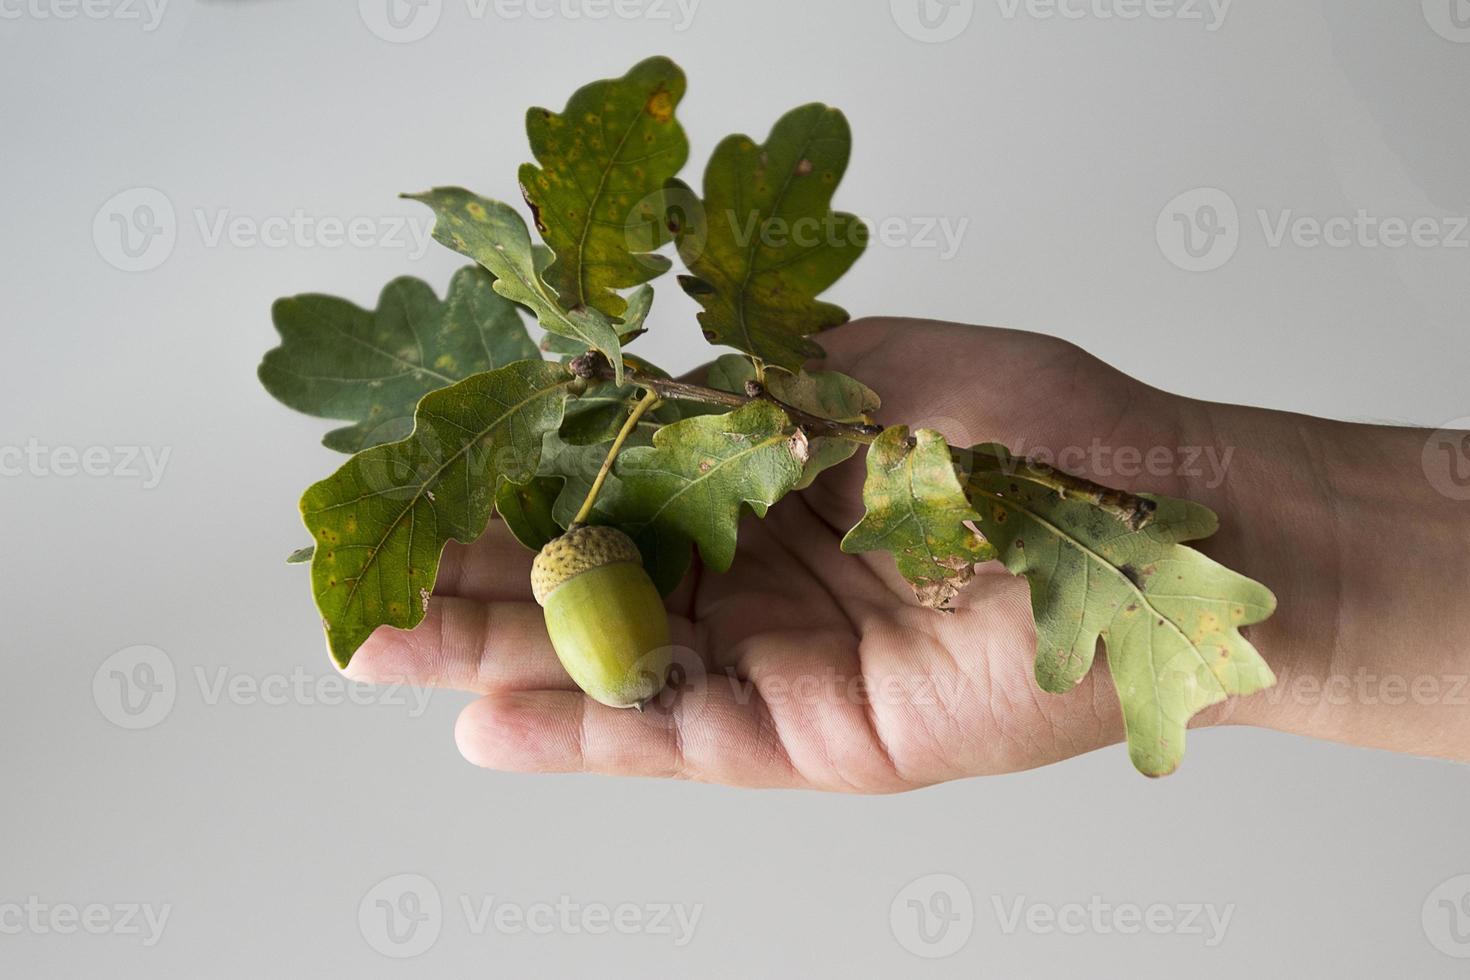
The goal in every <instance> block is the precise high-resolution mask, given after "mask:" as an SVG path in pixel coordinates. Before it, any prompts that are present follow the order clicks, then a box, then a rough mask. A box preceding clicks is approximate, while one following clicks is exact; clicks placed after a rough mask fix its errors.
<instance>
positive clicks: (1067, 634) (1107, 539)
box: [967, 445, 1276, 776]
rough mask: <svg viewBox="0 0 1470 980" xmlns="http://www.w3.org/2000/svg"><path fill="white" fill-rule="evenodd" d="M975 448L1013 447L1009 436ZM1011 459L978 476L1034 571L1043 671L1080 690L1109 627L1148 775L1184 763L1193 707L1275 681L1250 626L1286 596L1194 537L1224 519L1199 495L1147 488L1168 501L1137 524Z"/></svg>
mask: <svg viewBox="0 0 1470 980" xmlns="http://www.w3.org/2000/svg"><path fill="white" fill-rule="evenodd" d="M976 451H977V452H981V453H986V454H992V455H995V456H997V457H998V458H999V459H1000V460H1001V461H1002V463H1005V462H1006V461H1008V460H1010V459H1011V457H1010V454H1009V453H1007V452H1006V450H1005V449H1004V447H999V446H993V445H992V446H978V447H976ZM1005 469H1006V467H1004V466H1002V468H1001V471H1000V472H997V471H995V470H993V469H990V468H985V469H974V470H973V471H971V472H970V473H969V476H968V479H967V486H968V490H969V493H970V495H971V499H972V500H974V501H976V505H977V508H978V509H979V510H980V511H981V522H980V527H981V530H982V531H984V533H985V536H986V537H987V538H989V539H990V541H991V542H993V543H994V544H995V546H996V548H998V549H999V551H1000V557H1001V561H1003V562H1004V563H1005V565H1006V567H1007V568H1009V569H1010V570H1011V571H1012V572H1013V573H1015V574H1018V575H1024V576H1025V577H1026V580H1027V581H1028V582H1029V583H1030V585H1031V608H1032V612H1033V614H1034V615H1035V618H1036V640H1037V652H1036V680H1037V683H1038V684H1039V685H1040V686H1041V687H1042V689H1044V690H1047V691H1051V692H1053V693H1063V692H1066V691H1069V690H1071V689H1072V687H1074V686H1075V685H1076V684H1077V682H1078V681H1079V680H1081V679H1082V677H1083V676H1084V675H1085V674H1086V673H1087V671H1088V670H1089V669H1090V667H1091V666H1092V659H1093V653H1094V651H1095V650H1096V648H1097V645H1098V641H1099V640H1101V641H1102V643H1103V644H1104V646H1105V648H1106V650H1107V662H1108V670H1109V671H1110V672H1111V674H1112V676H1113V684H1114V686H1115V687H1116V688H1117V691H1118V699H1119V701H1120V702H1121V704H1122V706H1123V722H1124V726H1125V727H1126V729H1127V734H1128V754H1129V756H1130V757H1131V758H1132V760H1133V764H1134V765H1135V766H1137V767H1138V769H1139V771H1141V772H1143V773H1145V774H1146V775H1150V776H1162V775H1165V774H1167V773H1170V772H1172V771H1174V769H1175V768H1176V767H1177V766H1178V765H1179V762H1180V760H1181V759H1182V758H1183V756H1184V738H1185V730H1186V727H1187V726H1188V724H1189V719H1190V718H1192V717H1194V716H1195V715H1196V714H1197V713H1199V712H1200V711H1201V710H1203V709H1204V708H1206V707H1208V706H1210V705H1212V704H1216V703H1218V702H1220V701H1223V700H1225V699H1226V698H1227V697H1230V696H1232V695H1245V694H1251V693H1254V692H1256V691H1259V690H1261V689H1263V688H1266V687H1269V686H1270V685H1271V684H1273V683H1275V677H1274V675H1273V674H1272V673H1271V668H1270V667H1269V666H1267V664H1266V662H1265V660H1263V659H1262V658H1261V655H1260V654H1259V653H1258V652H1257V651H1256V649H1255V648H1254V647H1253V646H1251V644H1250V642H1249V641H1247V640H1246V638H1245V637H1244V636H1243V635H1241V633H1240V627H1242V626H1246V625H1249V624H1251V623H1259V622H1261V621H1262V620H1264V619H1265V618H1266V617H1268V616H1270V615H1271V613H1272V611H1273V610H1274V609H1275V608H1276V598H1275V596H1273V595H1272V594H1271V591H1270V590H1269V589H1267V588H1266V587H1265V586H1263V585H1261V584H1260V583H1258V582H1254V581H1252V580H1251V579H1248V578H1246V577H1245V576H1243V575H1240V574H1237V573H1236V572H1233V571H1231V570H1230V569H1228V568H1226V567H1225V566H1223V565H1220V564H1217V563H1216V562H1214V561H1212V560H1211V559H1209V558H1207V557H1205V556H1204V555H1203V554H1201V553H1200V552H1198V551H1195V550H1194V549H1193V548H1189V547H1186V546H1185V545H1184V544H1183V542H1186V541H1195V540H1198V539H1200V538H1206V537H1209V536H1210V535H1211V534H1213V533H1214V532H1215V527H1216V519H1215V515H1214V514H1213V513H1212V512H1211V511H1210V510H1209V509H1207V508H1205V507H1202V506H1200V505H1199V504H1195V503H1191V502H1189V501H1185V500H1175V499H1173V498H1170V497H1153V496H1149V497H1148V498H1147V499H1150V500H1153V501H1155V502H1156V503H1157V504H1158V510H1157V511H1156V512H1155V514H1154V517H1153V519H1152V520H1151V521H1150V522H1149V523H1148V524H1147V525H1146V526H1144V527H1143V528H1142V529H1138V530H1135V529H1133V528H1131V527H1129V526H1128V524H1126V523H1125V522H1124V521H1123V520H1121V519H1119V518H1117V517H1114V516H1112V515H1111V514H1109V513H1108V512H1106V511H1103V510H1100V509H1099V508H1097V507H1093V506H1091V505H1089V504H1088V503H1086V502H1085V501H1082V500H1077V499H1071V498H1066V499H1064V498H1062V497H1059V496H1058V495H1057V494H1056V493H1055V492H1053V491H1052V490H1049V489H1047V488H1046V487H1043V486H1040V485H1038V484H1034V483H1031V482H1028V481H1027V480H1025V479H1024V478H1017V477H1015V476H1007V475H1006V473H1005V472H1004V470H1005ZM981 501H983V502H984V506H980V502H981ZM998 515H999V516H1003V517H1004V518H1005V519H998ZM1023 533H1024V535H1025V540H1026V547H1025V548H1024V549H1022V548H1020V547H1018V546H1017V542H1018V540H1019V539H1020V536H1021V535H1022V534H1023Z"/></svg>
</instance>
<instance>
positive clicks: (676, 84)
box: [520, 57, 689, 319]
mask: <svg viewBox="0 0 1470 980" xmlns="http://www.w3.org/2000/svg"><path fill="white" fill-rule="evenodd" d="M684 87H685V82H684V73H683V72H682V71H681V70H680V69H679V66H678V65H676V64H674V63H673V62H672V61H670V60H669V59H668V58H661V57H656V58H649V59H648V60H646V61H643V62H640V63H639V64H637V65H635V66H634V67H633V69H632V70H631V71H629V72H628V73H627V74H626V75H624V76H623V77H622V78H612V79H605V80H603V81H599V82H593V83H592V84H590V85H586V86H584V87H582V88H580V89H578V90H577V91H576V92H575V93H573V95H572V97H571V99H570V100H568V102H567V107H566V109H565V110H564V111H563V112H561V113H555V112H552V111H550V110H549V109H531V110H529V111H528V112H527V113H526V135H527V136H528V137H529V138H530V141H531V152H532V153H534V154H535V156H536V160H537V162H538V163H540V164H541V166H540V167H539V168H538V167H537V166H536V165H535V164H530V163H528V164H525V165H523V166H522V167H521V172H520V183H521V193H522V194H524V195H525V198H526V203H527V204H529V205H530V206H531V211H532V214H533V216H534V217H535V219H536V227H537V229H538V230H539V231H540V232H541V237H542V238H543V239H545V241H546V244H547V245H549V246H550V247H551V250H552V251H553V252H554V253H555V255H556V258H555V260H554V261H553V262H552V263H551V264H550V265H549V266H548V267H547V268H546V270H545V280H546V283H547V285H549V286H550V287H551V288H552V289H554V290H556V292H557V294H558V295H559V296H560V297H561V305H562V306H564V307H566V308H567V309H576V308H578V307H583V306H588V307H592V308H593V309H596V310H601V311H602V312H603V313H605V314H607V315H608V316H609V317H613V318H615V319H616V318H619V317H622V316H623V315H624V308H625V306H626V305H627V304H626V303H625V302H624V300H623V298H622V297H621V296H619V295H618V294H617V293H616V292H614V290H617V289H625V288H627V287H629V286H636V285H638V284H639V283H642V282H646V281H648V280H649V279H652V278H654V277H655V276H659V275H662V274H663V273H665V272H667V271H668V269H669V265H670V262H669V260H668V259H667V258H665V257H664V256H661V255H655V254H652V252H650V251H648V250H647V249H646V248H644V244H645V243H643V242H639V243H638V248H639V251H637V252H634V251H633V247H634V244H635V243H634V236H635V235H637V236H638V237H641V238H645V239H648V238H649V236H648V233H647V229H662V228H663V222H662V213H661V211H660V210H659V208H660V206H661V202H662V189H663V185H664V183H665V182H666V181H668V180H669V179H670V178H672V177H673V176H674V175H675V174H676V173H678V172H679V170H680V169H681V168H682V167H683V166H684V162H685V160H687V159H688V157H689V141H688V139H686V138H685V136H684V129H683V127H682V126H680V125H679V122H678V120H676V119H675V118H674V109H675V108H676V107H677V106H678V104H679V100H680V99H681V98H683V96H684ZM660 237H661V236H659V235H656V236H655V237H653V238H652V239H651V240H648V241H647V242H646V245H647V246H648V247H649V248H656V247H657V246H658V245H660V244H662V241H661V240H660Z"/></svg>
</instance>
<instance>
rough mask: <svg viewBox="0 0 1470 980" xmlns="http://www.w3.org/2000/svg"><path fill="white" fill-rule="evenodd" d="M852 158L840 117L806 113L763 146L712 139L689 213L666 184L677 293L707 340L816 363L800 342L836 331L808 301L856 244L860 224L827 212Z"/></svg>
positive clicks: (863, 231)
mask: <svg viewBox="0 0 1470 980" xmlns="http://www.w3.org/2000/svg"><path fill="white" fill-rule="evenodd" d="M851 149H852V135H851V133H850V132H849V130H848V126H847V119H846V118H844V117H843V115H842V113H840V112H838V111H837V110H836V109H833V108H830V107H828V106H825V105H820V104H813V105H806V106H802V107H801V108H799V109H793V110H792V111H791V112H788V113H787V114H786V115H784V116H782V117H781V119H780V120H779V121H778V122H777V123H776V125H775V127H774V128H773V129H772V130H771V135H770V136H769V137H768V138H767V140H766V142H765V143H764V144H763V145H758V144H756V142H755V141H754V140H752V139H751V138H750V137H748V136H741V135H736V136H729V137H726V138H725V139H724V140H723V141H721V143H720V144H719V146H717V147H716V148H715V152H714V155H713V156H712V157H711V158H710V162H709V166H708V167H707V168H706V169H705V173H704V197H703V200H702V201H700V202H699V203H698V205H697V206H695V205H693V204H684V205H681V204H679V202H680V201H681V200H688V199H690V198H692V196H693V195H692V192H690V191H689V189H688V188H686V187H684V186H683V185H682V184H679V183H678V182H677V181H673V182H671V183H670V188H669V191H668V196H669V200H670V202H671V204H672V205H673V207H672V208H671V210H670V212H669V213H670V222H671V223H672V224H674V225H675V238H676V241H677V242H678V248H679V255H680V257H681V258H683V260H684V264H685V265H686V266H688V268H689V271H690V272H691V273H693V275H692V276H683V277H681V278H680V284H681V285H683V287H684V289H685V291H686V292H687V293H689V295H690V296H692V297H693V298H694V299H695V300H696V301H697V302H698V303H699V304H700V305H701V306H702V307H704V310H703V312H701V313H700V314H699V322H700V325H701V326H702V327H703V328H704V331H705V336H706V337H708V338H709V340H710V341H711V342H713V343H718V344H728V345H729V346H731V347H734V348H737V349H738V350H742V351H744V352H745V353H747V354H750V355H752V356H753V357H758V358H760V359H761V360H762V361H764V362H765V363H767V364H773V365H776V366H778V367H783V368H786V369H787V370H789V371H793V372H794V371H796V370H798V369H799V368H800V367H801V365H802V363H803V362H804V361H806V360H808V359H809V358H813V357H820V356H821V354H822V348H821V347H819V346H818V345H817V344H816V343H815V342H813V341H811V340H809V339H807V335H808V334H813V333H817V332H818V331H821V330H826V329H827V328H829V327H834V326H836V325H838V324H840V323H845V322H846V321H847V312H846V311H845V310H843V309H842V308H841V307H838V306H834V305H832V304H831V303H825V302H822V301H819V300H818V299H817V298H816V297H817V294H819V293H821V292H822V291H823V290H825V289H827V288H828V287H829V286H831V285H832V284H833V283H834V282H836V281H837V280H838V279H839V278H840V277H841V276H842V274H843V273H845V272H846V271H847V270H848V268H849V267H850V266H851V265H852V264H853V262H855V261H856V260H857V258H858V256H859V255H861V254H862V252H863V248H864V247H865V246H866V244H867V227H866V226H865V225H864V224H863V222H862V221H861V219H859V218H857V217H855V216H853V215H850V214H839V213H834V212H833V211H832V210H831V203H832V194H833V192H834V191H835V190H836V189H837V183H838V181H840V180H841V179H842V174H843V172H844V171H845V170H846V169H847V159H848V155H849V153H850V152H851Z"/></svg>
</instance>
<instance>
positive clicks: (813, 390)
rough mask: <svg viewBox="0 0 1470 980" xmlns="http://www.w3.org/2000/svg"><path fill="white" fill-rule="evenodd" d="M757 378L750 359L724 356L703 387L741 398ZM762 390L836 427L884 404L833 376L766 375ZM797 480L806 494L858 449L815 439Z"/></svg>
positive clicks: (847, 443)
mask: <svg viewBox="0 0 1470 980" xmlns="http://www.w3.org/2000/svg"><path fill="white" fill-rule="evenodd" d="M754 377H755V365H753V364H751V362H750V358H748V357H744V356H742V355H740V354H724V355H721V356H720V357H718V358H716V359H715V362H714V364H712V365H710V369H709V374H708V375H707V377H706V383H707V384H709V385H710V386H711V387H714V388H719V389H720V390H721V391H732V392H736V393H741V392H744V391H745V383H746V382H747V381H750V380H751V379H753V378H754ZM766 390H767V391H769V392H770V393H771V394H772V395H774V396H775V397H777V398H779V399H780V400H781V401H783V402H785V403H786V404H788V405H792V406H795V407H796V408H799V409H801V410H802V411H804V412H810V413H811V414H813V415H820V416H821V417H822V418H828V419H834V420H836V421H838V422H860V421H862V418H863V416H864V415H870V414H872V413H873V412H876V411H877V410H878V409H879V408H881V407H882V402H881V401H879V399H878V396H877V395H876V394H875V393H874V392H873V390H872V389H871V388H869V387H868V386H867V385H865V384H863V383H862V382H861V381H858V380H857V379H856V378H850V377H848V376H847V375H845V374H842V373H840V372H837V371H801V372H800V373H798V374H791V373H790V372H787V371H781V370H771V371H767V372H766ZM809 448H810V453H811V455H810V458H809V459H807V462H806V468H805V469H804V470H803V472H802V475H801V480H800V481H799V482H798V483H797V484H796V489H798V490H805V489H806V488H807V487H809V486H811V485H812V481H813V480H815V479H816V478H817V475H818V474H819V473H821V472H822V471H823V470H825V469H830V468H831V467H833V466H836V465H837V464H838V463H841V462H843V461H845V460H847V459H849V458H851V457H852V455H853V454H854V453H856V452H857V443H855V442H852V441H851V440H849V439H833V438H831V437H830V436H813V437H812V440H811V445H810V447H809Z"/></svg>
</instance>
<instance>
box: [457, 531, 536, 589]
mask: <svg viewBox="0 0 1470 980" xmlns="http://www.w3.org/2000/svg"><path fill="white" fill-rule="evenodd" d="M535 560H536V553H535V552H534V551H531V550H530V549H529V548H527V547H526V546H525V545H523V544H521V543H520V542H519V541H517V540H516V539H515V537H514V536H513V535H512V534H511V533H510V529H509V528H507V527H506V526H505V522H504V521H491V522H490V526H489V527H487V528H486V529H485V533H484V534H482V535H481V536H480V537H479V538H478V539H477V540H476V541H474V542H473V543H471V544H460V543H459V542H457V541H451V542H449V544H448V546H447V547H445V549H444V554H443V557H442V558H440V559H439V576H438V578H437V579H436V580H435V582H434V594H435V595H443V596H458V597H460V598H462V599H478V600H480V601H481V602H508V601H522V602H530V601H531V563H532V562H533V561H535Z"/></svg>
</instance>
